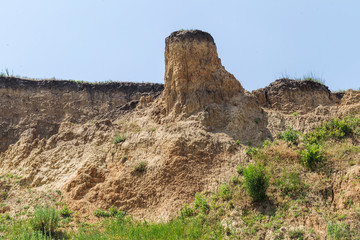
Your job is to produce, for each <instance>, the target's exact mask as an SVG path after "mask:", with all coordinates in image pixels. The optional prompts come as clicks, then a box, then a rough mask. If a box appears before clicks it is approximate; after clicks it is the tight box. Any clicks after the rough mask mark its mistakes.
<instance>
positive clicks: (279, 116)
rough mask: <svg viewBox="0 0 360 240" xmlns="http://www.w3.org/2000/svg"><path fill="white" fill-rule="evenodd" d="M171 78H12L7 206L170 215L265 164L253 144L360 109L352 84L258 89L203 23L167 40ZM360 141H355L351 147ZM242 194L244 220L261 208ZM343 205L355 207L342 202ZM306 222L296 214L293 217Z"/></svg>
mask: <svg viewBox="0 0 360 240" xmlns="http://www.w3.org/2000/svg"><path fill="white" fill-rule="evenodd" d="M243 81H246V80H243ZM164 82H165V85H161V84H135V83H104V84H83V83H76V82H71V81H50V80H43V81H33V80H24V79H18V78H5V77H1V78H0V112H1V115H0V126H1V128H0V140H1V141H0V171H1V174H2V176H3V178H2V179H3V180H2V182H1V184H0V188H1V192H3V193H4V196H5V195H6V197H4V198H3V202H2V208H1V211H2V212H8V213H9V214H10V215H11V216H16V215H19V214H20V213H22V212H23V208H24V206H28V207H27V211H30V212H31V211H32V210H33V209H34V208H35V207H36V206H37V205H44V204H50V205H51V204H52V205H54V204H55V203H56V202H60V201H61V202H62V203H64V204H67V205H68V206H69V208H70V209H71V210H72V211H75V212H77V213H78V214H79V216H78V217H79V218H81V219H88V220H89V221H95V220H96V217H95V216H94V214H93V212H94V211H95V210H97V209H99V208H103V209H108V208H110V207H111V206H115V207H116V208H118V209H120V210H122V211H127V213H128V214H131V215H133V216H135V217H137V218H141V219H142V218H145V219H151V220H156V221H160V220H169V219H172V218H173V217H174V216H176V215H177V213H178V211H179V210H180V209H181V208H182V206H183V204H184V203H190V202H192V201H193V200H194V196H195V193H197V192H202V193H204V192H205V193H208V192H214V191H217V190H218V189H219V186H220V185H221V184H222V183H223V182H230V180H231V179H232V177H233V175H234V174H235V173H236V166H237V165H238V164H239V163H240V164H241V165H243V166H247V164H248V163H249V162H253V161H255V160H256V159H254V158H252V157H251V156H249V154H246V153H249V151H246V149H248V145H252V146H257V147H260V146H262V145H263V143H264V141H265V140H270V141H272V140H276V139H278V136H279V133H281V132H283V131H285V130H286V129H287V128H288V127H291V128H292V129H294V130H296V131H301V132H302V133H304V134H305V133H308V132H311V131H313V130H314V129H315V128H316V127H317V126H320V125H321V124H322V123H323V121H329V120H330V119H334V118H337V117H345V116H347V115H349V114H354V115H359V113H360V93H359V92H357V91H352V90H348V91H347V92H346V93H345V94H344V95H343V96H342V97H339V96H337V95H335V94H333V93H331V91H330V90H329V89H328V88H327V87H326V86H324V85H322V84H319V83H315V82H313V81H296V80H291V79H279V80H277V81H275V82H274V83H271V84H270V85H269V86H267V87H265V88H263V89H259V90H256V91H253V92H252V93H250V92H248V91H246V90H245V89H244V88H243V87H242V86H241V84H240V82H239V81H238V80H236V79H235V77H234V76H233V75H232V74H230V73H228V72H227V71H226V70H225V68H224V67H223V66H222V65H221V60H220V58H219V57H218V55H217V50H216V45H215V42H214V39H213V38H212V37H211V35H210V34H208V33H205V32H202V31H199V30H190V31H178V32H174V33H172V34H171V35H170V36H169V37H168V38H166V47H165V77H164ZM358 140H359V138H358V137H356V136H355V137H354V138H353V139H352V141H353V142H351V144H352V145H354V146H355V145H356V144H355V143H356V142H358ZM272 146H278V145H277V144H274V145H272ZM282 150H283V151H285V152H286V154H285V155H284V156H283V155H282V154H283V152H281V151H282ZM298 150H299V149H295V148H293V147H289V146H287V145H286V144H283V143H281V144H280V147H279V148H276V147H274V148H273V150H270V149H267V150H266V151H269V152H265V153H264V154H265V155H266V156H272V157H274V158H276V157H277V158H279V159H281V160H282V161H283V162H284V163H283V166H284V167H285V166H287V167H289V166H288V165H287V164H289V163H288V162H289V161H290V162H291V161H293V162H292V164H295V162H296V161H297V160H298V154H297V152H296V151H298ZM300 150H301V147H300ZM261 151H265V150H261ZM271 151H273V152H271ZM334 156H335V155H334ZM288 158H289V159H288ZM354 159H356V160H355V161H354V162H355V164H353V165H352V166H351V167H348V168H344V169H343V168H335V169H337V170H336V171H340V173H339V172H338V173H336V174H340V175H341V176H348V175H349V176H350V175H351V177H352V176H353V175H354V176H355V175H356V174H358V171H359V167H360V164H359V162H358V155H356V154H355V155H354ZM256 161H257V160H256ZM261 161H263V162H264V163H265V164H266V161H271V159H268V158H261ZM279 166H280V165H279ZM279 166H277V167H276V168H279ZM301 171H306V169H302V170H301ZM274 174H275V173H274ZM276 174H278V173H276ZM276 174H275V175H276ZM316 174H317V173H313V172H308V173H304V174H303V175H301V177H302V178H304V179H305V178H307V179H312V180H313V181H314V182H315V183H317V182H318V181H322V180H321V178H322V177H324V176H325V175H322V174H318V175H316ZM331 174H333V173H331ZM336 174H335V175H331V176H327V177H329V179H330V180H329V181H331V182H332V186H335V185H338V187H337V188H334V187H333V188H332V191H336V192H333V194H335V196H338V194H341V192H342V191H346V192H349V195H348V198H349V199H351V201H353V202H356V201H359V199H358V195H357V194H356V192H357V190H356V189H358V187H359V184H358V183H356V184H357V185H356V184H355V185H354V186H355V187H354V186H352V185H351V186H350V185H347V184H352V183H351V182H346V181H345V180H344V181H340V180H338V179H337V176H338V175H336ZM277 176H280V175H277ZM356 176H357V175H356ZM307 184H308V185H311V184H312V183H311V182H307ZM353 187H354V188H353ZM348 188H353V189H355V190H354V191H356V192H355V193H354V192H352V190H349V189H348ZM344 189H345V190H344ZM346 189H348V190H346ZM273 191H274V192H276V191H277V190H273ZM324 191H326V189H325V190H324ZM350 192H351V193H350ZM238 194H240V195H241V196H244V197H240V198H238V199H243V202H241V201H240V200H239V202H238V203H236V204H235V207H236V209H237V210H238V212H237V213H234V214H235V215H236V214H238V215H239V216H242V214H243V211H245V210H244V209H245V208H246V206H248V207H249V206H250V207H249V208H250V209H251V211H256V210H255V209H257V208H261V207H260V206H258V205H256V206H253V205H251V203H250V201H249V199H245V195H246V192H245V191H243V190H238ZM326 194H327V193H326ZM315 195H316V194H315ZM317 197H318V196H317V195H316V196H315V197H314V199H317ZM333 198H334V197H333ZM19 199H20V202H21V204H19V203H20V202H19V201H18V200H19ZM314 201H317V200H314ZM267 204H268V203H267ZM271 204H275V205H276V204H280V203H275V202H274V201H273V202H272V203H271ZM331 204H332V205H334V204H336V207H335V208H334V209H339V208H341V209H342V208H344V207H341V206H342V205H341V204H342V203H340V200H339V201H338V200H334V199H333V200H332V201H331ZM339 204H340V205H339ZM264 206H265V208H266V209H267V207H268V206H270V205H266V204H265V205H264ZM339 206H340V207H339ZM270 210H271V209H270ZM262 211H265V210H264V209H263V210H262ZM265 212H266V211H265ZM229 214H230V213H229ZM231 214H233V213H231ZM312 220H313V218H310V220H307V219H302V220H301V221H303V222H302V225H304V226H305V227H306V228H311V226H313V227H312V228H315V229H316V231H318V232H319V234H320V235H321V236H325V235H324V231H325V230H324V226H325V227H326V222H325V223H324V222H321V221H322V220H321V221H320V220H319V221H320V222H318V223H316V224H315V225H314V224H313V223H309V222H306V221H310V222H311V221H312ZM234 222H236V221H234ZM239 224H240V225H239V226H242V225H241V223H239ZM298 224H299V221H298V220H296V219H295V220H293V221H290V222H287V225H289V226H296V225H298ZM246 234H248V233H246ZM246 234H245V235H244V236H248V237H249V236H250V235H246ZM264 234H265V235H266V233H264ZM265 235H264V236H263V237H265ZM269 236H270V237H268V238H267V239H271V236H273V235H271V234H270V235H269ZM258 237H259V236H258ZM260 238H261V237H260Z"/></svg>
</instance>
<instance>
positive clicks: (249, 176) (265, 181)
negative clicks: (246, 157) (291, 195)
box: [243, 164, 269, 201]
mask: <svg viewBox="0 0 360 240" xmlns="http://www.w3.org/2000/svg"><path fill="white" fill-rule="evenodd" d="M243 174H244V178H245V181H244V185H245V187H246V190H247V192H248V194H249V196H250V197H251V198H252V199H253V200H254V201H262V200H264V199H265V198H266V190H267V188H268V187H269V176H268V175H267V174H266V171H265V168H264V166H263V165H261V164H257V165H253V164H249V166H248V167H247V168H244V169H243Z"/></svg>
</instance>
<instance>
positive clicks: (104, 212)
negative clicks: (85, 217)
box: [94, 208, 110, 218]
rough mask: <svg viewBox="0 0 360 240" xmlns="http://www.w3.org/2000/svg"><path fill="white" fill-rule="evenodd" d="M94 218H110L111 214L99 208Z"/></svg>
mask: <svg viewBox="0 0 360 240" xmlns="http://www.w3.org/2000/svg"><path fill="white" fill-rule="evenodd" d="M94 216H95V217H98V218H101V217H110V214H109V212H107V211H105V210H103V209H102V208H99V209H97V210H95V211H94Z"/></svg>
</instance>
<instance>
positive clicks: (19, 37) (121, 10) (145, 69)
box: [0, 0, 360, 90]
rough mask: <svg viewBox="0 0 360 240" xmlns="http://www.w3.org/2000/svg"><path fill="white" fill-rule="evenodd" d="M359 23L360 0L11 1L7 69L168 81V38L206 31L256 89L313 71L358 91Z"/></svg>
mask: <svg viewBox="0 0 360 240" xmlns="http://www.w3.org/2000/svg"><path fill="white" fill-rule="evenodd" d="M359 24H360V1H359V0H341V1H340V0H272V1H269V0H258V1H257V0H247V1H243V0H238V1H235V0H234V1H226V0H224V1H211V0H206V1H205V0H191V1H189V0H182V1H176V3H175V1H169V0H167V1H156V0H153V1H150V0H148V1H145V0H143V1H136V0H133V1H121V0H31V1H29V0H2V1H1V14H0V31H1V34H0V36H1V37H0V71H3V72H4V71H5V69H6V68H7V69H9V70H10V73H11V72H13V73H14V75H20V76H26V77H33V78H52V77H56V78H59V79H75V80H85V81H106V80H113V81H135V82H142V81H144V82H159V83H163V81H164V80H163V79H164V48H165V38H166V37H167V36H168V35H169V34H170V33H171V32H173V31H175V30H179V29H201V30H203V31H207V32H209V33H210V34H211V35H212V36H213V37H214V39H215V42H216V44H217V48H218V53H219V57H220V58H221V59H222V63H223V65H224V66H225V68H226V69H227V70H228V71H229V72H231V73H232V74H234V75H235V77H236V78H237V79H238V80H239V81H240V82H241V84H242V85H243V86H244V87H245V88H246V89H247V90H254V89H257V88H260V87H265V86H267V85H268V84H269V83H270V82H272V81H274V80H275V79H277V78H279V77H281V76H282V75H286V74H287V75H289V76H294V77H301V76H303V75H305V74H309V73H313V74H314V75H317V76H319V77H321V78H323V79H324V80H325V84H326V85H328V86H329V87H330V89H331V90H338V89H348V88H353V89H358V88H359V87H360V31H359Z"/></svg>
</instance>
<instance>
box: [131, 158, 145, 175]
mask: <svg viewBox="0 0 360 240" xmlns="http://www.w3.org/2000/svg"><path fill="white" fill-rule="evenodd" d="M146 166H147V163H146V162H145V161H141V162H139V163H138V164H136V165H135V167H134V171H135V172H140V173H141V172H145V170H146Z"/></svg>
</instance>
